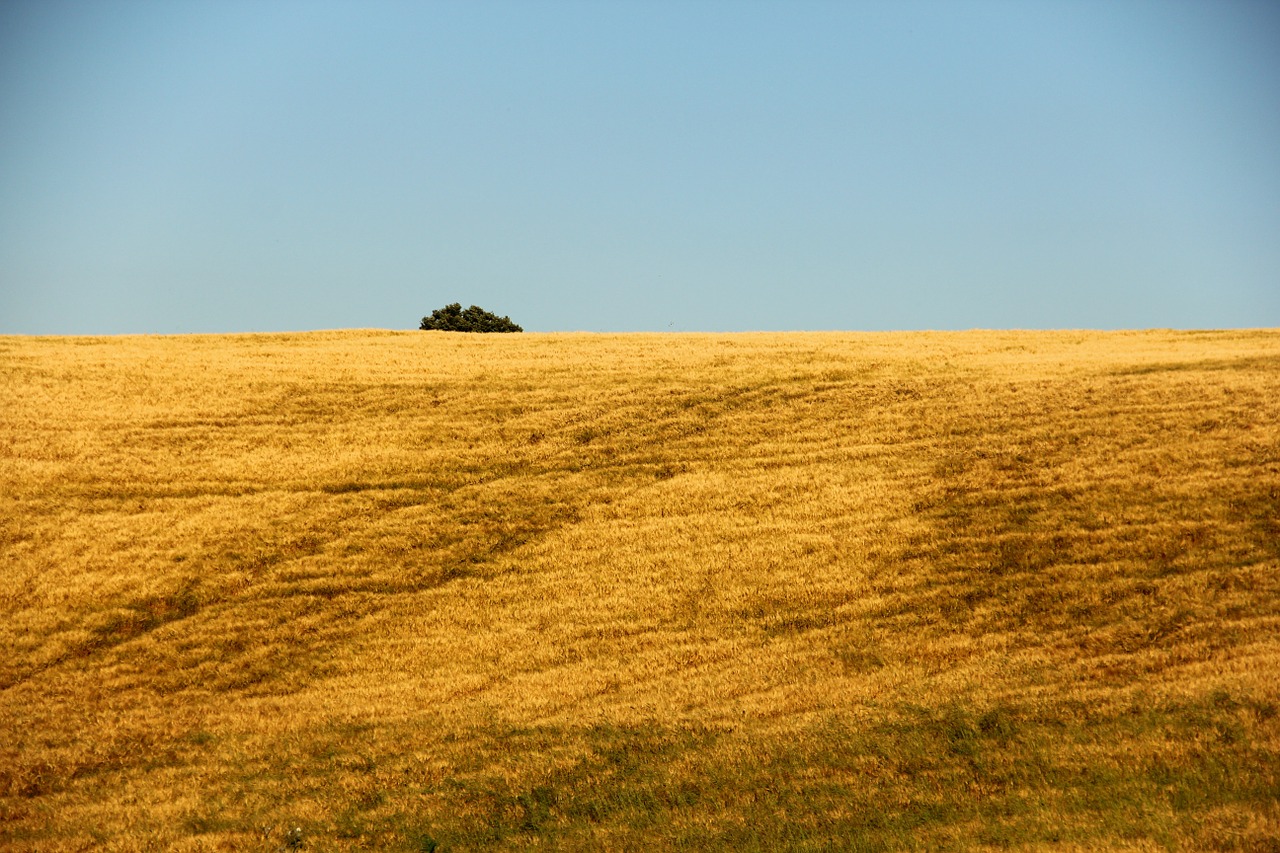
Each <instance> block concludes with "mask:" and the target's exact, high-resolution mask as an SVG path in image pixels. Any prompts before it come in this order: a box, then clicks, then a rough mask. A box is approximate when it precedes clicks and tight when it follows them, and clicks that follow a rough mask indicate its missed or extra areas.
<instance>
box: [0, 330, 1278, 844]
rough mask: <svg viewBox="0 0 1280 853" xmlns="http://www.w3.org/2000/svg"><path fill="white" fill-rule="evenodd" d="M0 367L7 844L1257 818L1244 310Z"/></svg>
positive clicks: (1126, 835) (1266, 733)
mask: <svg viewBox="0 0 1280 853" xmlns="http://www.w3.org/2000/svg"><path fill="white" fill-rule="evenodd" d="M0 373H3V383H2V384H0V616H2V617H3V618H0V643H2V644H3V645H0V650H2V651H3V652H4V653H3V654H2V655H0V844H4V845H7V846H9V847H11V848H14V849H32V850H61V849H75V848H83V849H107V850H136V849H155V848H172V849H189V850H214V849H226V850H242V849H250V850H252V849H258V850H277V849H281V848H288V847H301V848H302V849H316V850H330V849H332V850H342V849H358V848H370V849H401V850H432V849H454V850H464V849H477V848H517V847H535V846H543V847H547V846H550V847H553V848H557V847H558V848H563V849H642V848H643V849H651V848H659V849H662V848H690V849H748V850H750V849H759V850H764V849H828V848H833V847H834V848H839V849H853V850H860V849H865V850H898V849H922V850H923V849H983V848H988V849H990V848H1004V847H1017V848H1024V849H1130V850H1161V849H1219V850H1277V849H1280V760H1278V750H1280V716H1278V715H1277V709H1278V708H1280V687H1278V686H1277V684H1278V683H1280V571H1278V570H1280V333H1276V332H1268V331H1259V332H1222V333H1171V332H1150V333H1109V334H1100V333H1043V332H1042V333H964V334H884V335H879V334H858V335H854V334H788V335H721V336H713V335H652V336H646V335H625V336H589V335H521V336H478V337H477V336H458V335H448V334H442V333H403V334H402V333H386V332H343V333H313V334H301V335H281V336H268V335H260V336H241V337H186V338H115V339H92V338H53V339H40V338H0Z"/></svg>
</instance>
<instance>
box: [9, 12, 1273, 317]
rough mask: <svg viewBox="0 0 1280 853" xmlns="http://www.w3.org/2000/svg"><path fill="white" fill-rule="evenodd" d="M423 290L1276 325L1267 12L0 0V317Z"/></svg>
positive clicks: (485, 301)
mask: <svg viewBox="0 0 1280 853" xmlns="http://www.w3.org/2000/svg"><path fill="white" fill-rule="evenodd" d="M450 302H461V303H462V304H463V305H464V306H466V305H470V304H472V303H475V304H478V305H480V306H481V307H483V308H486V309H488V310H491V311H494V312H496V313H498V314H507V315H510V317H511V318H512V319H513V320H515V321H516V322H518V323H521V324H523V325H524V326H525V328H526V330H528V331H553V330H579V329H580V330H589V331H640V330H654V331H665V330H668V329H675V330H684V331H693V330H706V331H738V330H742V331H746V330H785V329H815V330H816V329H963V328H974V327H981V328H1082V327H1084V328H1101V329H1109V328H1150V327H1174V328H1210V327H1213V328H1229V327H1248V326H1267V327H1280V3H1276V2H1269V0H1256V2H1239V0H1203V2H1179V0H1152V1H1151V2H1145V0H1072V2H1054V1H1053V0H996V1H995V2H965V0H956V2H942V0H939V2H912V0H893V1H892V2H888V0H886V2H871V0H866V1H865V2H856V0H849V2H817V0H788V2H768V0H733V2H713V0H680V1H679V2H676V0H594V1H593V2H552V1H551V0H545V2H540V0H517V2H496V0H494V1H493V2H485V0H477V1H476V2H471V1H470V0H469V1H468V2H418V1H417V0H414V1H413V2H379V0H372V2H369V0H358V2H357V0H350V2H326V1H325V0H299V2H292V1H290V2H285V0H182V2H172V0H141V2H126V0H74V2H71V1H70V0H4V2H3V3H0V333H51V334H80V333H108V334H109V333H121V332H155V333H174V332H231V331H268V330H295V329H324V328H353V327H378V328H416V327H417V324H418V321H419V320H420V319H421V317H422V316H423V315H425V314H429V313H430V312H431V310H432V309H435V308H439V307H441V306H443V305H445V304H447V303H450Z"/></svg>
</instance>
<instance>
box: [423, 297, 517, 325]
mask: <svg viewBox="0 0 1280 853" xmlns="http://www.w3.org/2000/svg"><path fill="white" fill-rule="evenodd" d="M418 328H419V329H422V330H424V331H438V332H523V331H524V329H522V328H521V327H519V326H517V325H516V324H515V323H513V322H511V318H510V317H499V316H498V315H497V314H490V313H489V312H488V311H486V310H484V309H483V308H481V307H480V306H478V305H472V306H471V307H470V308H468V309H467V310H465V311H463V310H462V303H460V302H454V303H453V304H452V305H446V306H444V307H443V308H437V309H436V310H435V311H432V312H431V316H430V317H423V318H422V325H421V326H419V327H418Z"/></svg>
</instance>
